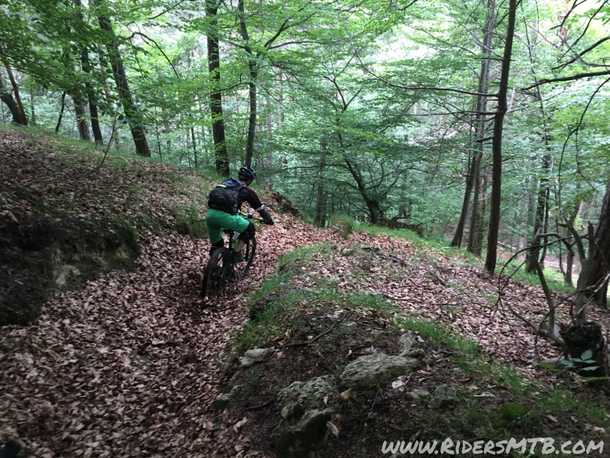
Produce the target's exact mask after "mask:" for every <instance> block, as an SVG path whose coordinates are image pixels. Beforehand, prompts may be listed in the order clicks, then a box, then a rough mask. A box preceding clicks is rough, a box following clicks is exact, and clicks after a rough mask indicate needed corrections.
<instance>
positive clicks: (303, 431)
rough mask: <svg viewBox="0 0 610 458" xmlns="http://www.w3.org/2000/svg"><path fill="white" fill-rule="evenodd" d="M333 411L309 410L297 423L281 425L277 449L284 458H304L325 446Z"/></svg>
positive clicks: (283, 423)
mask: <svg viewBox="0 0 610 458" xmlns="http://www.w3.org/2000/svg"><path fill="white" fill-rule="evenodd" d="M332 415H333V410H332V409H324V410H308V411H307V412H305V413H304V414H303V416H301V417H300V418H299V419H298V420H297V421H295V422H291V423H286V422H284V421H283V422H282V423H281V424H280V434H279V436H278V441H277V448H278V451H279V454H280V456H281V457H283V458H303V457H306V456H308V455H309V453H310V452H313V451H315V450H319V449H320V448H322V447H323V445H324V437H325V435H326V431H327V429H328V428H327V426H326V423H327V422H329V421H330V419H331V418H332Z"/></svg>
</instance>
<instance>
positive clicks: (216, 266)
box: [201, 248, 229, 299]
mask: <svg viewBox="0 0 610 458" xmlns="http://www.w3.org/2000/svg"><path fill="white" fill-rule="evenodd" d="M228 261H229V250H227V249H226V248H220V249H218V250H216V251H214V253H212V256H210V260H209V261H208V264H207V266H206V268H205V271H204V272H203V280H202V282H201V298H202V299H205V297H206V296H207V297H208V298H210V297H213V296H214V295H215V294H216V293H217V292H218V291H220V290H221V289H222V287H223V286H224V284H225V283H226V281H227V278H228V274H229V273H228V272H227V267H228V266H229V262H228Z"/></svg>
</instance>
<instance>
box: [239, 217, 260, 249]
mask: <svg viewBox="0 0 610 458" xmlns="http://www.w3.org/2000/svg"><path fill="white" fill-rule="evenodd" d="M255 233H256V228H255V227H254V224H252V223H251V222H250V221H248V227H247V228H246V229H244V230H243V231H241V233H240V234H239V237H237V246H236V247H235V251H241V250H243V249H244V246H245V244H246V243H248V240H252V238H253V237H254V234H255Z"/></svg>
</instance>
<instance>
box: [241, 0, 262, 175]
mask: <svg viewBox="0 0 610 458" xmlns="http://www.w3.org/2000/svg"><path fill="white" fill-rule="evenodd" d="M237 9H238V11H239V25H240V33H241V37H242V39H243V40H244V48H245V50H246V53H248V68H249V71H250V82H249V83H248V99H249V102H250V103H249V105H250V116H249V118H248V140H247V141H246V157H245V159H244V165H245V166H246V167H250V166H252V157H253V156H254V136H255V134H256V117H257V113H256V111H257V106H256V105H257V99H256V97H257V94H256V82H257V79H258V65H257V63H256V60H255V56H254V53H253V52H252V48H251V47H250V36H249V35H248V29H247V27H246V13H245V10H244V0H238V2H237Z"/></svg>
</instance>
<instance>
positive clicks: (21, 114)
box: [0, 60, 28, 126]
mask: <svg viewBox="0 0 610 458" xmlns="http://www.w3.org/2000/svg"><path fill="white" fill-rule="evenodd" d="M3 62H4V67H5V68H6V73H7V74H8V78H9V80H10V81H11V85H12V86H13V94H15V101H16V102H17V110H18V111H19V116H17V117H15V113H14V112H13V110H14V107H13V108H11V105H10V103H11V101H13V97H12V96H11V95H10V94H8V97H7V98H5V97H4V94H3V95H2V100H3V101H4V103H6V104H7V105H8V107H9V110H11V114H12V115H13V122H14V123H15V124H19V125H21V126H27V125H28V118H27V117H26V115H25V110H24V109H23V103H21V97H20V95H19V86H18V85H17V82H16V81H15V77H14V76H13V70H11V66H10V65H9V64H8V62H7V61H6V60H3ZM0 84H2V83H0ZM2 86H4V84H2ZM13 103H14V101H13Z"/></svg>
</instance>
